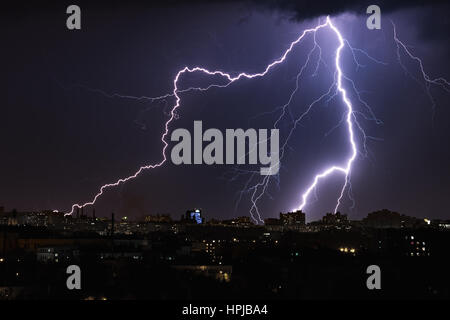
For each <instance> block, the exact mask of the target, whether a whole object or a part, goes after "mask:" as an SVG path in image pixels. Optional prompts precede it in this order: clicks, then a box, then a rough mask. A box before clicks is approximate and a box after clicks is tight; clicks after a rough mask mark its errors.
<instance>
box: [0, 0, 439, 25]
mask: <svg viewBox="0 0 450 320" xmlns="http://www.w3.org/2000/svg"><path fill="white" fill-rule="evenodd" d="M445 3H447V1H445V0H401V1H390V0H377V1H373V0H363V1H361V0H345V1H311V0H151V1H143V0H132V1H117V0H96V1H93V0H89V1H85V0H79V1H77V5H80V6H83V5H89V6H90V7H94V6H98V7H99V8H103V9H106V8H119V7H123V6H126V7H129V6H130V5H137V6H142V7H155V6H156V7H174V6H196V5H199V4H200V5H214V4H225V5H226V4H242V5H246V6H249V7H253V8H255V9H262V10H274V11H282V12H285V13H287V14H288V16H289V17H290V18H292V19H298V20H301V19H304V18H308V17H316V16H319V15H324V14H339V13H342V12H365V9H366V8H367V7H368V6H369V5H371V4H376V5H378V6H380V7H381V8H382V12H385V13H388V12H392V11H395V10H398V9H405V8H412V7H421V6H430V5H437V4H445ZM55 4H58V6H68V5H70V4H71V3H69V2H67V3H64V2H61V1H39V2H34V1H33V2H31V1H20V2H15V3H8V4H5V5H4V6H3V7H2V10H3V12H6V11H8V10H9V11H11V10H21V11H35V10H37V9H42V10H51V9H54V8H55Z"/></svg>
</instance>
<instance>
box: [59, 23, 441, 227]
mask: <svg viewBox="0 0 450 320" xmlns="http://www.w3.org/2000/svg"><path fill="white" fill-rule="evenodd" d="M393 26H394V40H395V42H396V44H397V56H398V60H399V63H400V64H401V66H402V67H403V68H404V70H405V71H406V70H407V69H406V67H405V66H404V65H403V64H402V63H401V57H400V50H401V49H403V50H404V52H405V53H406V54H407V55H408V56H409V57H410V58H411V59H413V60H415V61H417V62H418V64H419V67H420V70H421V72H422V76H423V79H424V81H425V83H426V89H427V92H428V94H429V96H430V97H431V94H430V93H429V86H430V85H432V84H434V85H438V86H441V87H443V88H444V89H445V90H446V91H450V90H449V82H448V81H447V80H445V79H444V78H436V79H432V78H430V77H429V76H428V75H427V74H426V73H425V71H424V69H423V65H422V61H421V60H420V59H419V58H417V57H416V56H414V55H412V53H411V52H410V51H409V50H408V48H407V47H406V45H404V44H403V43H402V42H401V41H400V40H399V39H398V38H397V35H396V31H395V25H393ZM326 27H328V28H329V29H330V30H331V31H332V32H333V34H334V35H335V36H336V39H337V41H338V47H337V48H336V50H335V56H334V66H335V72H334V81H333V83H332V84H331V86H330V87H329V89H328V91H327V92H325V93H324V94H323V95H321V96H320V97H318V98H317V99H316V100H314V101H313V102H312V103H311V104H310V105H309V106H308V107H307V108H306V111H305V112H303V113H302V114H301V115H300V117H298V118H297V119H293V126H292V128H291V130H290V132H289V134H288V137H287V139H286V141H285V143H284V144H283V146H282V148H281V154H280V157H279V159H280V161H281V159H282V158H283V155H284V153H285V147H286V146H287V143H288V141H289V138H290V136H291V135H292V133H293V132H294V130H295V128H296V126H297V124H298V123H299V122H300V121H301V120H302V119H303V118H304V117H305V116H306V115H307V114H308V113H309V111H310V110H311V109H312V108H313V107H314V106H315V105H316V104H317V103H319V102H321V101H323V100H324V99H325V98H326V99H327V102H328V101H330V100H331V99H333V98H334V97H336V96H340V97H341V99H342V102H343V104H344V105H345V110H346V112H345V114H344V117H343V118H342V119H341V122H340V123H339V124H338V125H341V124H344V123H345V125H346V129H347V133H348V145H349V147H350V153H349V155H348V156H347V158H346V160H345V161H344V163H343V164H335V165H332V166H330V167H328V168H325V169H323V170H322V171H321V172H319V173H317V174H316V175H315V176H314V178H313V180H312V182H311V183H310V184H309V185H308V187H307V188H306V190H305V191H304V192H303V193H302V194H301V202H300V203H299V205H298V206H297V208H296V210H303V209H304V208H305V207H306V206H307V205H308V200H309V198H310V196H311V193H313V192H314V191H315V190H316V188H317V186H318V184H319V183H320V181H321V180H324V179H326V178H327V177H329V176H331V175H333V174H335V173H339V174H342V175H343V185H342V188H341V189H340V192H339V196H338V198H337V201H336V206H335V208H334V212H335V213H336V212H337V211H338V209H339V207H340V205H341V202H342V199H343V197H344V195H345V191H346V190H348V196H349V198H350V200H352V201H353V198H352V196H351V193H352V186H351V181H350V178H351V172H352V168H353V165H354V162H355V160H356V158H357V155H358V153H359V152H361V151H360V150H359V149H358V143H357V142H356V140H355V130H358V131H360V132H361V133H362V136H363V137H362V143H361V145H362V147H363V149H364V150H365V152H364V154H367V150H366V139H367V138H372V137H368V136H367V135H366V134H365V132H364V130H363V129H362V126H361V125H360V124H359V122H358V120H357V118H356V116H355V115H356V114H362V115H363V116H364V118H365V119H366V120H373V121H375V122H376V123H377V124H381V121H380V120H378V119H377V118H376V117H375V115H374V113H373V112H372V110H371V108H370V106H369V105H368V104H367V103H366V102H365V101H364V100H363V99H362V97H361V95H360V92H359V91H358V90H357V88H356V86H355V83H354V82H353V81H352V80H351V79H350V78H348V77H347V76H346V75H345V74H344V72H343V70H342V65H341V55H342V51H343V49H344V48H345V46H346V45H347V46H348V47H349V48H350V50H351V53H352V55H353V59H354V61H355V63H356V65H357V68H363V67H364V65H362V64H360V63H358V61H357V59H356V53H361V54H363V55H365V56H366V57H367V58H368V59H369V60H371V61H372V62H375V63H379V64H385V63H384V62H382V61H379V60H377V59H375V58H372V57H371V56H369V55H368V54H367V53H366V52H365V51H363V50H361V49H357V48H353V47H351V46H350V44H349V43H348V41H347V40H345V39H344V38H343V36H342V35H341V33H340V31H339V30H338V29H337V27H336V26H335V25H334V24H333V23H332V21H331V19H330V17H327V18H326V20H325V22H324V23H320V21H319V23H318V25H317V26H316V27H314V28H310V29H306V30H304V31H303V32H302V33H301V34H300V35H299V37H298V38H297V39H296V40H294V41H293V42H291V44H290V45H289V47H288V48H287V49H286V50H285V51H284V53H283V54H282V55H281V57H279V58H278V59H276V60H274V61H273V62H272V63H270V64H269V65H267V66H266V67H265V68H264V69H263V71H262V72H259V73H253V74H252V73H246V72H241V73H238V74H236V75H234V76H233V75H232V74H230V73H226V72H223V71H217V70H216V71H210V70H208V69H206V68H203V67H193V68H190V67H184V68H183V69H181V70H179V71H178V72H177V74H176V76H175V78H174V79H173V90H172V92H171V93H168V94H165V95H161V96H158V97H153V98H152V97H144V96H142V97H133V96H128V95H119V94H107V93H106V92H103V91H101V90H96V89H90V90H92V91H95V92H98V93H101V94H102V95H104V96H106V97H109V98H113V97H119V98H126V99H135V100H138V101H141V100H145V101H150V102H153V101H157V100H162V99H167V98H173V99H175V103H174V104H173V105H172V107H171V109H170V112H169V118H168V120H167V121H166V122H165V124H164V131H163V133H162V136H161V142H162V145H163V148H162V159H161V160H160V161H159V162H157V163H154V164H149V165H145V166H142V167H140V168H139V169H138V170H137V171H136V172H135V173H134V174H132V175H130V176H128V177H125V178H120V179H118V180H116V181H115V182H112V183H107V184H104V185H103V186H101V187H100V189H99V191H98V192H97V194H95V196H94V197H93V198H92V200H91V201H88V202H85V203H81V204H78V203H75V204H73V205H72V207H71V211H70V212H68V213H66V215H71V214H73V212H74V210H75V209H77V208H83V207H85V206H89V205H93V204H95V203H96V201H97V199H98V198H99V197H100V196H102V195H103V193H104V192H105V191H106V190H107V189H109V188H113V187H116V186H118V185H120V184H122V183H125V182H127V181H130V180H133V179H135V178H136V177H138V176H139V175H140V174H141V173H142V172H143V171H145V170H149V169H155V168H158V167H160V166H162V165H163V164H164V163H165V162H166V161H167V155H166V151H167V148H168V145H169V144H168V141H167V136H168V134H169V126H170V125H171V123H172V122H173V121H174V120H176V119H177V109H178V108H180V106H181V95H182V94H183V93H187V92H191V91H207V90H209V89H211V88H226V87H228V86H230V85H231V84H233V83H234V82H237V81H239V80H241V79H254V78H259V77H264V76H265V75H266V74H267V73H268V72H270V71H271V70H272V69H273V68H274V67H276V66H277V65H279V64H282V63H283V62H284V61H285V60H286V58H287V57H288V55H289V53H290V52H291V51H292V50H293V49H294V47H295V46H296V45H297V44H298V43H300V42H301V41H302V40H303V39H304V38H305V37H306V36H307V35H308V34H313V35H314V47H313V48H312V49H311V51H310V52H309V54H308V56H307V60H306V62H305V64H304V65H303V66H302V68H301V70H300V72H299V73H298V75H297V78H296V87H295V89H294V91H293V92H292V93H291V95H290V97H289V100H288V102H287V103H286V104H284V105H282V106H281V107H279V108H277V109H276V110H275V111H277V110H281V115H280V116H279V117H278V119H277V120H276V121H275V123H274V127H275V128H277V126H278V124H279V122H280V121H281V119H282V118H283V117H284V116H285V114H286V110H287V109H288V107H289V105H290V104H291V102H292V99H293V96H294V94H295V93H296V92H297V91H298V89H299V79H300V77H301V76H302V74H303V72H304V70H305V68H306V66H307V65H308V63H309V62H310V59H311V56H312V54H313V53H314V52H315V51H316V50H317V51H318V55H319V57H318V61H317V64H316V67H315V70H314V74H313V76H314V75H316V74H317V72H318V69H319V65H320V63H321V62H323V63H324V64H325V62H324V61H323V60H322V49H321V48H320V46H319V45H318V43H317V41H316V34H317V32H318V31H319V30H320V29H323V28H326ZM190 73H203V74H205V75H207V76H211V77H220V78H221V79H222V80H223V83H221V84H211V85H209V86H206V87H188V88H185V89H183V88H179V80H180V79H181V78H182V77H183V76H184V75H185V74H190ZM344 80H345V81H348V82H349V83H350V84H351V87H352V91H353V92H355V93H356V98H357V101H358V102H359V103H360V104H361V105H362V106H364V107H365V108H366V109H367V110H368V111H369V114H370V115H369V116H366V115H365V114H363V113H362V112H360V111H358V110H355V109H354V107H353V105H352V102H351V101H350V98H349V94H348V92H347V90H346V89H345V88H344V85H343V82H344ZM275 111H274V112H275ZM275 165H279V163H278V164H275ZM243 173H248V172H244V171H238V174H243ZM251 173H252V174H251V177H250V179H249V180H248V181H247V183H246V185H245V187H246V188H247V189H246V190H247V192H250V193H251V203H252V205H251V208H250V215H251V216H252V218H253V220H254V221H255V222H256V223H258V222H264V221H263V220H262V218H261V215H260V212H259V209H258V206H257V203H258V201H259V200H260V199H261V197H262V196H263V195H264V194H265V193H266V191H267V188H268V184H269V180H270V177H271V176H264V178H263V179H262V181H261V182H260V183H257V184H256V185H254V186H251V187H249V185H250V184H251V180H252V179H253V178H254V177H255V176H256V175H255V172H251ZM240 197H242V192H241V195H240ZM353 203H354V201H353ZM255 214H256V217H255Z"/></svg>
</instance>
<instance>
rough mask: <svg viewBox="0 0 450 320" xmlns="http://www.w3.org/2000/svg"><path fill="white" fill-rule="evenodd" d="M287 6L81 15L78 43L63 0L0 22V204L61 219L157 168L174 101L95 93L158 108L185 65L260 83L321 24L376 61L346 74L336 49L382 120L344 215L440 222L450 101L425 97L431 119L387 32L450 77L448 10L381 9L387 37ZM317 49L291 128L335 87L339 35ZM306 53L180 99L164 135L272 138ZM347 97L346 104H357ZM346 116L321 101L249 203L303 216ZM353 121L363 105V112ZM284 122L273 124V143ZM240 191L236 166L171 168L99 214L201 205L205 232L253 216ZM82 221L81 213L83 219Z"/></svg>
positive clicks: (335, 14) (130, 8)
mask: <svg viewBox="0 0 450 320" xmlns="http://www.w3.org/2000/svg"><path fill="white" fill-rule="evenodd" d="M275 3H276V5H275ZM292 3H293V2H292ZM292 3H291V2H290V1H280V2H273V1H263V2H262V3H260V4H258V5H256V4H255V3H254V2H239V1H230V2H226V1H209V2H208V3H205V2H203V1H196V2H195V3H187V2H179V1H172V2H169V3H168V4H166V5H158V4H152V5H146V4H144V3H143V2H133V3H129V4H127V5H125V4H119V2H117V1H116V2H107V1H102V2H97V3H93V2H92V1H89V2H78V3H76V4H79V5H80V7H81V10H82V30H80V31H69V30H67V28H66V25H65V23H66V18H67V15H66V13H65V9H66V7H67V6H68V5H69V4H72V3H59V2H58V3H57V4H56V2H55V4H52V3H51V2H47V3H45V4H42V6H39V5H37V4H33V5H27V4H23V3H22V4H20V5H17V6H15V7H14V6H10V7H6V8H5V9H2V10H3V11H2V12H1V14H0V15H1V19H0V20H1V22H0V23H1V25H0V34H1V39H2V46H1V49H0V58H1V59H0V61H1V62H0V63H1V70H2V71H1V77H0V79H1V80H0V81H1V83H0V88H1V89H0V90H1V92H2V94H1V100H0V106H1V109H0V110H1V113H0V116H1V120H2V121H1V125H0V137H1V138H0V145H1V149H0V150H1V156H0V206H5V208H6V209H7V210H11V209H13V208H17V209H18V210H40V209H57V210H60V211H67V210H70V208H71V205H72V204H73V203H84V202H86V201H90V200H91V199H92V197H93V196H94V195H95V194H96V193H97V192H98V189H99V187H100V186H101V185H103V184H104V183H109V182H114V181H116V180H117V178H120V177H126V176H128V175H130V174H133V173H134V172H135V171H136V170H137V169H138V168H139V167H140V166H142V165H144V164H150V163H157V162H159V161H160V160H161V158H162V155H161V149H162V143H161V141H160V136H161V134H162V132H163V129H164V128H163V125H164V122H165V121H166V120H167V118H168V112H169V111H170V107H171V106H172V105H173V103H174V100H173V98H168V99H165V100H160V101H158V102H150V101H148V100H145V99H143V100H137V99H131V98H118V97H108V96H106V95H105V94H103V93H102V92H104V93H107V94H114V93H117V94H121V95H129V96H136V97H141V96H147V97H154V96H159V95H163V94H166V93H169V92H171V91H172V89H173V88H172V85H173V78H174V76H175V74H176V73H177V71H178V70H180V69H181V68H183V67H184V66H190V67H193V66H203V67H206V68H208V69H211V70H223V71H226V72H233V73H234V72H240V71H246V72H259V71H261V70H263V69H264V68H265V66H266V65H268V64H269V63H270V62H271V61H273V60H274V59H276V58H278V57H279V56H280V55H281V54H282V53H283V52H284V51H285V50H286V49H287V47H288V46H289V44H290V43H291V42H292V41H293V40H295V39H296V38H297V37H298V35H299V34H300V33H301V32H302V31H303V30H304V29H305V28H310V27H312V26H315V25H316V24H317V22H318V19H319V18H320V17H321V18H322V21H323V19H324V17H325V16H326V14H327V13H330V14H331V18H332V20H333V23H334V24H335V25H336V26H337V27H338V28H339V30H340V31H341V33H342V34H343V36H344V37H345V38H346V39H347V40H348V41H349V42H350V43H351V45H352V46H353V47H355V48H360V49H363V50H365V51H366V52H367V53H369V54H370V55H371V56H372V57H374V58H376V59H378V60H380V61H383V62H385V63H386V64H387V65H380V64H376V63H374V62H373V61H371V60H369V59H368V58H367V57H365V56H364V55H358V61H359V62H360V63H361V64H363V65H364V67H360V68H357V66H356V65H355V63H354V61H353V58H352V55H351V51H350V50H348V48H347V49H346V50H345V51H344V53H343V60H342V62H343V67H344V72H345V74H346V76H347V77H349V78H351V79H353V80H354V82H355V85H356V86H357V88H358V90H359V91H360V92H361V96H362V97H363V98H364V99H365V101H366V102H367V103H368V104H369V105H370V106H371V107H372V109H373V111H374V113H375V115H376V116H377V118H378V119H380V120H381V121H382V122H383V123H382V124H380V125H377V124H376V123H375V122H373V121H367V120H364V119H363V118H359V120H360V123H361V124H362V125H363V127H364V129H365V131H366V134H367V135H368V136H371V137H374V139H369V140H367V147H368V155H367V157H363V156H359V157H358V159H357V160H356V162H355V165H354V169H353V171H352V191H353V196H354V199H355V204H356V205H355V207H354V208H353V209H351V205H352V204H351V201H349V200H348V198H347V197H345V198H344V201H343V203H342V206H341V207H340V211H341V212H343V213H347V214H348V215H349V217H350V218H351V219H360V218H363V217H365V216H366V215H367V213H368V212H371V211H375V210H378V209H382V208H388V209H391V210H394V211H398V212H400V213H403V214H407V215H411V216H417V217H429V218H450V212H449V210H448V199H449V196H450V166H449V164H450V148H449V140H450V125H449V124H450V93H449V92H446V91H445V90H442V88H439V87H430V92H431V94H432V96H433V99H434V101H435V103H436V106H435V108H434V109H433V104H432V102H431V100H430V98H429V97H428V96H427V94H426V92H425V91H424V89H423V85H424V82H423V81H421V78H420V72H419V68H418V65H417V63H415V62H414V61H413V60H411V59H408V58H407V57H406V56H405V55H404V53H401V54H402V59H403V60H402V61H403V63H404V64H405V66H406V67H407V68H408V70H409V71H410V74H409V75H408V74H405V72H404V70H403V69H402V67H401V65H400V64H399V63H398V61H397V53H396V45H395V42H394V40H393V29H392V25H391V23H390V19H392V21H393V22H394V23H395V25H396V27H397V33H398V37H399V38H400V39H401V40H402V41H403V42H404V43H406V44H408V45H409V47H408V48H409V49H410V50H411V52H413V53H414V54H415V55H417V56H418V57H420V58H421V59H422V60H423V64H424V68H425V71H426V72H427V73H428V75H430V77H433V78H434V77H440V76H442V77H445V78H447V79H448V78H449V77H450V63H449V60H448V57H449V56H450V55H449V54H450V46H449V44H448V43H449V32H448V30H450V28H449V26H448V18H447V12H449V9H450V6H449V5H445V4H441V3H433V4H428V5H423V4H422V3H418V2H414V1H411V2H405V3H399V4H397V5H393V4H390V5H389V6H388V5H386V7H383V2H379V4H380V7H381V11H382V28H381V30H368V29H367V28H366V18H367V15H366V14H365V8H366V7H367V5H363V4H361V3H360V4H358V6H355V5H353V2H352V1H350V2H348V4H347V5H342V6H337V5H336V4H335V3H334V2H330V4H329V5H328V6H327V4H326V3H322V4H321V5H320V6H318V7H314V6H313V7H311V6H310V5H307V4H306V2H305V3H302V1H297V2H296V4H295V6H294V5H292ZM369 4H372V3H368V5H369ZM302 5H303V7H304V8H305V10H302ZM384 8H386V10H384ZM317 40H318V42H319V43H320V45H321V47H322V49H323V59H324V62H325V64H321V65H320V67H319V72H318V74H317V75H315V76H313V74H314V67H315V65H314V63H313V64H311V65H310V66H309V67H308V68H307V70H306V71H305V74H304V77H302V79H301V84H300V90H299V92H298V93H297V94H296V96H295V98H294V100H293V103H292V105H291V107H290V109H289V112H290V113H291V114H292V116H293V117H294V118H295V117H296V116H298V115H300V114H301V113H302V111H304V110H305V108H306V106H307V105H308V104H309V103H311V102H312V101H313V100H314V99H316V98H317V97H318V96H320V95H321V94H322V93H324V92H326V91H327V90H328V87H329V86H330V84H331V82H332V72H333V67H334V66H333V61H332V59H333V57H332V54H333V53H334V50H335V48H336V46H337V41H336V38H335V37H333V35H332V33H331V32H330V31H329V30H326V29H325V30H323V31H321V32H319V33H318V35H317ZM313 45H314V43H313V40H312V37H307V38H305V40H304V41H303V42H302V43H301V44H300V45H298V46H296V48H295V50H294V51H292V53H291V55H289V57H288V59H287V61H286V62H285V63H284V64H283V65H280V66H278V67H276V68H275V69H273V71H272V72H270V73H269V74H268V75H267V76H266V77H264V78H259V79H253V80H242V81H239V82H236V83H234V84H233V85H231V86H229V87H228V88H225V89H211V90H210V91H208V92H205V93H187V94H184V95H182V105H181V107H180V109H179V110H178V115H179V116H180V117H179V119H177V120H176V121H174V122H172V124H171V128H170V129H171V130H173V129H176V128H187V129H189V130H190V131H191V132H192V130H193V129H192V127H193V121H194V120H202V121H203V126H204V129H206V128H219V129H222V130H225V129H226V128H271V127H272V125H273V122H274V121H275V120H276V118H277V115H278V114H279V113H268V112H269V111H271V110H274V109H275V108H276V107H277V106H280V105H283V104H284V103H286V101H287V99H288V97H289V95H290V93H291V92H292V90H293V89H294V87H295V80H296V75H297V74H298V72H299V71H300V68H301V66H302V65H303V63H304V61H305V59H306V56H307V54H308V52H309V50H311V48H312V46H313ZM414 78H418V79H419V81H416V80H414ZM212 80H213V79H212V78H208V77H205V76H201V75H195V76H190V77H186V78H184V79H183V80H182V81H181V82H180V84H181V85H182V86H184V87H189V86H191V85H194V84H205V83H211V81H212ZM348 85H349V83H346V84H345V86H348ZM350 98H351V99H352V101H353V99H355V96H354V95H351V96H350ZM357 104H358V103H357V102H355V105H357ZM344 110H345V109H344V106H343V104H342V102H341V101H340V99H339V98H336V99H334V100H332V101H331V102H330V103H328V104H326V103H320V104H318V105H317V106H316V107H315V108H314V109H313V111H312V112H311V113H310V115H309V116H308V117H307V118H305V119H304V121H303V122H302V123H301V124H300V125H299V127H298V128H297V129H296V131H295V134H294V135H293V136H292V138H291V140H290V142H289V144H288V148H287V150H286V152H287V153H286V156H285V158H284V159H283V161H282V163H281V166H282V167H281V169H280V175H279V177H278V178H279V180H276V179H275V180H274V181H273V183H271V184H270V187H269V189H268V193H267V195H266V196H265V197H264V198H262V199H261V201H260V202H259V208H260V211H261V214H262V217H263V218H267V217H275V216H277V215H278V213H279V212H280V211H288V210H291V209H292V208H294V207H296V206H298V205H299V203H300V200H301V199H300V198H301V194H302V192H303V191H304V190H305V188H306V187H307V186H308V185H309V184H310V183H311V180H312V179H313V177H314V175H315V174H316V173H317V172H319V171H320V170H323V168H324V167H326V166H328V165H330V164H332V163H336V162H338V163H342V161H343V160H344V159H345V157H346V156H348V154H349V152H350V149H349V146H348V143H347V142H346V141H347V140H346V139H347V134H346V128H345V126H343V125H341V126H337V125H338V124H339V121H340V120H341V118H342V116H343V114H344ZM358 110H364V108H363V107H362V106H360V105H358ZM262 113H265V114H263V115H261V114H262ZM258 115H260V116H258ZM290 119H291V118H290V117H286V118H285V120H284V121H283V122H282V123H281V125H280V135H281V137H280V143H281V142H283V141H284V138H285V137H286V132H287V130H288V129H289V128H290V126H291V122H290ZM336 126H337V127H336ZM334 127H336V128H335V129H334V130H333V131H332V132H331V133H330V134H327V133H329V132H330V130H332V129H333V128H334ZM358 135H359V136H358V139H359V140H358V141H361V140H360V138H361V136H360V134H359V133H358ZM171 146H173V144H171ZM171 146H170V147H169V149H168V155H170V150H171ZM259 167H260V165H257V166H253V167H250V168H248V167H246V169H253V170H254V169H258V170H259ZM247 179H248V176H246V175H243V176H239V177H237V178H235V177H234V176H233V166H225V165H224V166H206V165H201V166H193V165H191V166H186V165H182V166H175V165H173V164H172V163H171V162H170V161H169V162H166V164H165V165H164V166H163V167H161V168H158V169H155V170H148V171H145V172H143V173H142V174H141V175H140V176H139V177H138V178H137V179H135V180H133V181H130V182H127V183H125V184H122V185H120V186H119V187H117V188H113V189H109V190H108V191H107V192H106V193H105V194H104V195H103V196H102V197H101V198H99V200H98V202H97V203H96V205H95V208H96V212H97V215H99V216H106V215H109V213H110V212H111V211H114V212H116V213H117V214H118V215H119V216H121V215H128V216H131V217H140V216H141V215H144V214H154V213H171V214H172V216H173V217H174V218H179V217H180V215H181V214H182V213H183V212H185V211H186V209H189V208H202V209H203V212H204V215H205V216H206V218H207V219H211V218H232V217H236V216H248V215H249V208H250V205H251V203H250V201H249V194H248V193H243V194H242V198H241V199H240V201H239V202H237V201H238V199H239V198H240V191H241V190H243V189H244V187H245V183H246V181H247ZM342 183H343V176H342V175H339V174H336V175H334V176H332V177H330V178H329V179H327V180H323V181H322V182H321V183H320V185H319V187H318V188H317V191H316V195H317V199H315V195H313V196H312V197H311V199H310V204H309V205H308V206H307V207H306V208H305V210H304V211H305V212H306V213H307V219H308V220H309V221H311V220H316V219H319V218H320V217H321V216H322V215H324V214H325V213H326V212H330V211H332V210H333V209H334V206H335V202H336V199H337V197H338V193H339V190H340V189H339V188H340V187H341V186H342ZM91 210H92V207H87V208H86V209H85V213H86V212H88V213H90V212H91Z"/></svg>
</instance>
